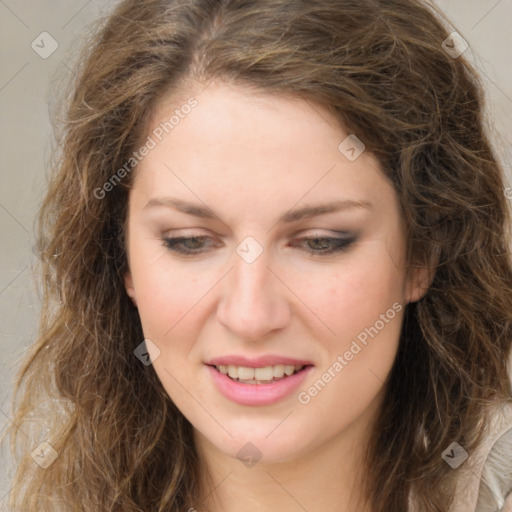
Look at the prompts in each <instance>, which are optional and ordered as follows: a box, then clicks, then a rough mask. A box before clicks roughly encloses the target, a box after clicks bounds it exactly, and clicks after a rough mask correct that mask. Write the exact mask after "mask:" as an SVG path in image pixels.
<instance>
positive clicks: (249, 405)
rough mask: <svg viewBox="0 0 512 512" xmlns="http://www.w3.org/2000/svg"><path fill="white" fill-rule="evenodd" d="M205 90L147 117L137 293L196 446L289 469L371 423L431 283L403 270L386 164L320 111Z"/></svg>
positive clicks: (130, 277)
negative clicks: (408, 315)
mask: <svg viewBox="0 0 512 512" xmlns="http://www.w3.org/2000/svg"><path fill="white" fill-rule="evenodd" d="M198 91H199V89H197V91H196V92H195V97H196V99H197V105H195V102H193V101H189V103H188V104H194V105H195V106H194V108H181V107H182V106H183V105H185V104H187V100H189V99H190V96H187V95H182V96H177V95H174V96H173V97H172V98H171V97H168V98H166V100H164V101H162V102H160V103H159V105H158V106H157V109H156V110H155V114H154V116H153V118H152V120H151V123H150V129H149V131H148V133H147V134H146V137H147V136H148V135H149V136H150V137H151V138H152V140H153V142H154V144H153V143H152V142H150V143H149V144H148V147H149V146H151V148H152V149H150V150H149V152H148V154H147V155H146V156H145V157H144V158H143V160H142V161H141V162H140V164H139V166H138V168H137V170H136V179H135V181H134V185H133V188H132V189H131V192H130V203H129V215H128V224H127V227H128V231H127V234H128V237H127V250H128V257H129V265H130V272H129V274H127V275H126V288H127V291H128V293H129V295H130V296H131V297H132V299H133V300H134V302H135V303H136V305H137V308H138V311H139V314H140V318H141V322H142V327H143V330H144V336H145V338H146V340H150V342H147V343H148V345H147V346H148V348H149V351H150V354H151V355H152V358H153V366H154V369H155V371H156V373H157V375H158V377H159V378H160V380H161V382H162V384H163V386H164V388H165V389H166V391H167V392H168V394H169V396H170V397H171V398H172V400H173V401H174V402H175V404H176V405H177V407H178V408H179V409H180V410H181V411H182V412H183V414H184V415H185V416H186V417H187V418H188V420H189V421H190V422H191V423H192V425H193V426H194V428H195V431H196V434H198V437H199V438H200V439H201V440H202V442H203V443H207V444H208V445H209V446H210V447H212V448H213V449H215V450H218V451H220V452H222V453H224V454H227V455H230V456H232V457H237V456H238V457H239V458H243V457H245V456H246V455H249V456H253V457H256V458H260V457H261V459H263V461H267V462H277V461H287V460H289V461H290V460H293V459H296V458H298V457H300V456H301V455H305V454H307V453H308V452H310V451H312V450H314V449H319V448H320V447H321V446H322V445H325V444H326V443H330V442H332V441H333V440H335V439H337V438H339V437H340V436H343V435H344V433H346V432H348V431H350V429H351V428H352V429H353V428H354V426H355V425H364V424H367V423H368V422H367V421H362V419H363V418H366V419H368V418H370V417H371V416H372V414H373V413H374V412H375V410H376V408H377V406H378V405H379V404H380V402H381V398H382V394H383V393H382V392H383V387H384V381H385V380H386V377H387V376H388V374H389V371H390V369H391V366H392V364H393V360H394V359H395V355H396V352H397V346H398V340H399V334H400V329H401V323H402V319H403V313H404V307H405V305H406V304H407V303H408V302H410V301H415V300H418V298H420V296H421V295H422V290H423V289H422V288H420V283H422V282H423V281H422V280H421V276H420V275H419V274H416V275H415V276H412V275H409V276H408V275H407V273H406V269H405V260H404V256H405V240H404V236H403V231H402V222H401V218H400V214H399V204H398V201H397V197H396V194H395V192H394V190H393V188H392V186H391V185H390V184H389V183H388V181H387V180H386V179H385V177H384V175H383V174H382V173H381V171H380V168H379V163H378V161H377V160H376V159H375V158H374V157H373V156H372V155H371V154H369V153H368V152H365V151H363V152H362V153H361V149H362V148H361V147H360V146H358V145H357V140H355V139H354V138H353V136H351V137H349V138H348V139H347V137H348V135H349V134H348V133H346V132H344V131H343V130H342V129H341V128H339V127H338V125H337V124H336V122H335V120H334V119H333V118H332V117H331V116H330V115H329V113H328V112H327V111H325V110H323V109H322V108H321V107H319V106H316V105H315V104H313V103H311V102H306V101H304V100H300V99H290V98H285V97H275V96H274V97H273V96H265V95H256V94H255V93H252V92H249V91H248V90H245V89H242V88H238V87H236V88H235V87H233V86H228V85H223V84H220V83H217V84H215V83H212V84H211V85H210V86H208V87H207V88H206V89H205V90H204V91H203V92H201V93H200V94H199V93H198ZM190 95H192V93H191V94H190ZM176 109H178V110H179V114H180V115H179V116H178V117H179V121H178V122H176V119H178V117H176V116H175V121H174V123H173V126H172V129H169V125H167V128H168V130H167V131H168V132H169V133H168V134H167V135H166V134H165V133H164V135H165V136H162V133H161V132H162V125H161V124H160V123H161V122H165V121H168V120H169V119H170V117H171V116H172V115H173V114H175V110H176ZM153 130H156V131H153ZM155 134H157V135H158V136H157V135H155ZM356 135H357V134H356ZM361 138H362V137H361ZM159 139H161V140H159ZM345 139H347V140H345ZM144 140H145V141H146V139H144ZM147 140H148V141H149V139H147ZM342 142H343V144H341V146H340V143H342ZM153 146H154V147H153ZM134 172H135V171H134ZM417 283H418V284H417ZM140 341H141V342H142V341H143V340H140ZM134 348H135V347H134ZM136 363H138V361H136V362H135V363H134V364H136ZM301 367H303V368H302V370H300V368H301ZM297 370H300V371H298V372H297V373H296V374H294V375H292V376H287V373H290V372H291V371H297ZM226 371H228V372H229V373H228V375H225V372H226ZM283 372H285V373H283ZM230 375H231V376H230ZM237 378H238V379H242V381H246V382H240V381H238V382H236V379H237ZM270 379H272V381H271V380H270ZM248 443H250V444H248Z"/></svg>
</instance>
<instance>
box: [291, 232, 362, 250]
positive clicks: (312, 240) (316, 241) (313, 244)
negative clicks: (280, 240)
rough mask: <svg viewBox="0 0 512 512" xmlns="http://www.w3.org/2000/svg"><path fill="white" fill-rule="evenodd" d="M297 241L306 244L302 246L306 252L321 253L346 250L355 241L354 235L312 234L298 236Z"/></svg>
mask: <svg viewBox="0 0 512 512" xmlns="http://www.w3.org/2000/svg"><path fill="white" fill-rule="evenodd" d="M298 241H299V242H306V244H307V245H306V247H304V250H305V251H306V252H308V253H310V254H317V255H323V254H332V253H336V252H342V251H345V250H347V249H348V248H349V247H350V246H351V245H352V244H353V243H354V242H355V241H356V237H354V236H348V237H330V236H313V237H305V238H300V239H299V240H298ZM293 245H297V244H293Z"/></svg>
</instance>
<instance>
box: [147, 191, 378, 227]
mask: <svg viewBox="0 0 512 512" xmlns="http://www.w3.org/2000/svg"><path fill="white" fill-rule="evenodd" d="M162 206H163V207H167V208H173V209H174V210H177V211H179V212H181V213H185V214H187V215H193V216H194V217H201V218H203V219H215V218H218V216H217V215H215V213H214V212H213V211H212V210H211V209H210V208H208V207H207V206H203V205H200V204H195V203H189V202H187V201H183V200H181V199H176V198H173V197H154V198H152V199H150V200H149V201H148V203H147V204H146V206H144V210H145V209H148V208H155V207H162ZM350 208H364V209H368V210H371V209H372V208H373V205H372V204H371V203H370V202H368V201H354V200H343V201H331V202H329V203H321V204H311V205H307V206H303V207H302V208H298V209H295V210H290V211H288V212H286V213H284V214H283V215H281V217H280V218H279V222H284V223H292V222H297V221H299V220H302V219H306V218H311V217H317V216H319V215H325V214H327V213H335V212H340V211H343V210H348V209H350Z"/></svg>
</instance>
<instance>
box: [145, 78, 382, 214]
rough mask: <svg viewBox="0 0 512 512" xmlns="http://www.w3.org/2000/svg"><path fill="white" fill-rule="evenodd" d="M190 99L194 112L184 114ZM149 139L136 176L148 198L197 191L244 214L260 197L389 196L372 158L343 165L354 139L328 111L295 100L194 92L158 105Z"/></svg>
mask: <svg viewBox="0 0 512 512" xmlns="http://www.w3.org/2000/svg"><path fill="white" fill-rule="evenodd" d="M191 98H192V99H194V101H195V103H196V104H195V106H194V107H193V108H184V106H185V105H187V104H190V100H191ZM171 118H174V119H173V122H172V123H170V120H171ZM165 123H167V128H168V130H167V131H165V130H164V133H162V127H164V128H165V126H166V124H165ZM171 125H172V126H171ZM158 129H160V131H159V132H158V133H160V138H161V140H157V137H156V136H155V130H158ZM147 136H151V137H153V138H154V139H155V140H156V145H155V148H154V149H152V150H151V152H150V153H149V155H147V156H146V157H145V158H144V159H143V160H142V161H141V163H140V164H139V166H138V169H137V173H136V174H137V180H136V185H137V181H140V180H142V181H143V182H144V183H143V185H144V188H145V192H146V194H153V195H154V194H156V193H157V192H158V193H159V194H160V193H161V192H162V191H164V190H167V191H169V192H171V191H172V192H173V195H174V196H175V195H176V191H175V189H177V191H178V192H182V193H184V194H185V195H186V196H187V197H188V198H190V199H197V197H195V198H194V197H193V196H194V194H195V195H196V196H197V195H198V193H199V191H201V193H202V194H203V195H204V194H206V195H207V196H208V197H210V198H213V199H215V200H217V201H219V202H220V204H222V203H224V204H226V205H227V202H228V201H227V197H226V196H227V195H229V197H230V198H231V200H233V202H234V203H236V201H234V196H237V197H239V199H240V200H239V202H238V206H241V205H242V204H244V203H245V208H247V205H248V204H250V203H252V204H254V205H255V204H256V202H255V198H259V199H262V198H263V197H265V198H267V201H272V199H275V200H276V201H283V200H285V201H286V202H288V203H289V202H291V203H293V202H297V201H298V200H300V198H301V196H306V195H307V196H308V199H311V200H314V201H315V202H318V200H319V199H322V198H323V197H325V195H326V194H327V193H330V194H331V197H330V198H329V199H334V197H333V195H336V193H337V192H340V193H341V192H343V196H344V199H351V198H355V196H358V195H359V196H361V195H374V196H375V195H376V194H375V192H377V196H378V199H379V200H383V199H384V197H383V195H382V193H383V192H384V193H389V192H390V190H389V184H388V183H387V180H386V179H385V178H384V176H383V174H382V173H381V171H380V166H379V162H378V161H377V160H376V159H375V157H374V156H373V155H371V154H369V153H366V152H364V151H363V152H362V153H361V154H360V155H359V156H358V157H357V158H356V159H350V158H348V157H347V153H346V149H347V147H346V146H347V144H344V141H346V140H347V138H348V137H353V135H351V134H349V133H347V132H346V131H345V130H344V129H343V127H342V126H341V125H340V123H339V121H338V120H337V119H336V118H334V116H333V115H332V114H331V113H330V112H329V111H328V110H327V109H325V108H323V107H322V106H320V105H318V104H316V103H314V102H310V101H307V100H304V99H301V98H297V97H293V96H277V95H269V94H267V95H266V94H264V93H261V92H255V91H254V90H249V89H246V88H242V87H235V86H232V85H227V84H223V83H212V84H210V85H208V86H207V87H206V88H204V86H202V87H201V86H196V87H195V88H190V89H188V90H187V91H183V90H182V91H180V92H179V93H172V94H169V95H168V96H166V97H163V98H162V99H161V100H160V101H159V102H158V104H157V105H156V106H155V108H154V110H153V113H152V116H151V118H150V122H149V123H148V125H147V130H146V134H145V137H147ZM349 142H350V139H349ZM349 145H350V144H349ZM356 149H357V151H358V152H360V148H359V147H356ZM348 156H351V155H350V153H349V154H348ZM139 185H141V184H139ZM384 189H387V190H384ZM384 195H385V194H384ZM356 199H360V198H359V197H357V198H356ZM361 199H364V198H361Z"/></svg>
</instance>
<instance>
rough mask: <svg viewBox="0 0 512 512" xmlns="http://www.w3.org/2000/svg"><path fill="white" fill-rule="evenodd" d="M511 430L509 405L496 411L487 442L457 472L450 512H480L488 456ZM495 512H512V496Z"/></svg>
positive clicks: (511, 405) (511, 407) (511, 410)
mask: <svg viewBox="0 0 512 512" xmlns="http://www.w3.org/2000/svg"><path fill="white" fill-rule="evenodd" d="M511 428H512V404H507V405H505V406H503V407H500V408H498V409H496V411H495V414H493V416H492V420H491V423H490V425H489V429H488V430H489V431H488V435H487V437H486V440H485V442H484V443H483V444H482V445H481V446H480V447H479V449H478V450H477V452H475V453H474V454H469V457H468V459H467V460H466V461H465V462H464V463H463V464H462V465H461V466H460V468H459V469H456V470H455V471H460V472H461V474H460V479H459V480H458V484H457V490H456V494H455V502H454V506H453V507H452V508H451V510H450V512H479V511H478V510H476V506H477V501H478V493H479V490H480V480H481V476H482V470H483V467H484V464H485V462H486V460H487V456H488V454H489V452H490V451H491V449H492V446H493V444H494V443H495V442H496V441H497V440H498V439H499V438H500V437H501V436H502V435H503V434H505V432H507V431H508V430H510V429H511ZM498 473H499V470H498ZM495 512H512V494H509V495H508V497H507V499H506V502H505V504H504V506H503V508H501V510H498V509H495Z"/></svg>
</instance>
